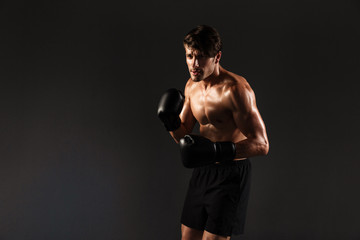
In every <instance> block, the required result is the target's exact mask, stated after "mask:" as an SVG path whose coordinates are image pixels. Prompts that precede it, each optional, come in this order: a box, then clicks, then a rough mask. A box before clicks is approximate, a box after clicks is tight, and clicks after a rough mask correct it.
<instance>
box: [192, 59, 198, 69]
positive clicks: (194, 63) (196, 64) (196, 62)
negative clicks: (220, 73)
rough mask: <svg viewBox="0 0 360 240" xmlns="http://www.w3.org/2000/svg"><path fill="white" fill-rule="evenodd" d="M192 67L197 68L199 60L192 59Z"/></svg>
mask: <svg viewBox="0 0 360 240" xmlns="http://www.w3.org/2000/svg"><path fill="white" fill-rule="evenodd" d="M193 67H199V59H197V58H194V61H193Z"/></svg>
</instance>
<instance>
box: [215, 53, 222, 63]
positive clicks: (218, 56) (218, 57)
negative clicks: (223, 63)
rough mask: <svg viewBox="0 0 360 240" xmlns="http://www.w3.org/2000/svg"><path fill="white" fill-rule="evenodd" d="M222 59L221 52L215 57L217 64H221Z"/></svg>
mask: <svg viewBox="0 0 360 240" xmlns="http://www.w3.org/2000/svg"><path fill="white" fill-rule="evenodd" d="M220 58H221V51H219V52H218V53H217V54H216V55H215V63H219V62H220Z"/></svg>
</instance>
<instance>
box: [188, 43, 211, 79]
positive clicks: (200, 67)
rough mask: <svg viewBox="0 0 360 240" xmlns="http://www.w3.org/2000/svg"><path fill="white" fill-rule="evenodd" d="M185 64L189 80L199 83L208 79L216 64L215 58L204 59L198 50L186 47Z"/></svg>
mask: <svg viewBox="0 0 360 240" xmlns="http://www.w3.org/2000/svg"><path fill="white" fill-rule="evenodd" d="M184 47H185V54H186V64H187V66H188V69H189V73H190V76H191V79H192V80H193V81H195V82H199V81H201V80H203V79H205V78H207V77H209V76H210V75H211V74H212V73H213V72H214V69H215V65H216V63H217V61H216V59H215V57H205V56H203V55H202V54H201V53H200V52H199V51H198V50H196V49H191V48H188V47H187V46H186V45H185V46H184Z"/></svg>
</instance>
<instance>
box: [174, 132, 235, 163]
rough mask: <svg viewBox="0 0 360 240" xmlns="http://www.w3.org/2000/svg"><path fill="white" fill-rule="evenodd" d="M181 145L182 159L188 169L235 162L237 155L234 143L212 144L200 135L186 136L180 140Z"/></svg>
mask: <svg viewBox="0 0 360 240" xmlns="http://www.w3.org/2000/svg"><path fill="white" fill-rule="evenodd" d="M179 145H180V154H181V159H182V162H183V164H184V166H185V167H186V168H196V167H201V166H205V165H209V164H212V163H215V162H227V161H233V160H234V158H235V153H236V148H235V144H234V143H233V142H212V141H210V140H209V139H207V138H205V137H202V136H199V135H185V136H184V137H183V138H181V139H180V143H179Z"/></svg>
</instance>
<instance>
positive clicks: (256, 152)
mask: <svg viewBox="0 0 360 240" xmlns="http://www.w3.org/2000/svg"><path fill="white" fill-rule="evenodd" d="M235 147H236V155H235V159H237V158H249V157H254V156H260V155H266V154H267V153H268V152H269V143H268V142H267V141H266V140H263V139H256V138H247V139H245V140H242V141H240V142H237V143H235Z"/></svg>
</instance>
